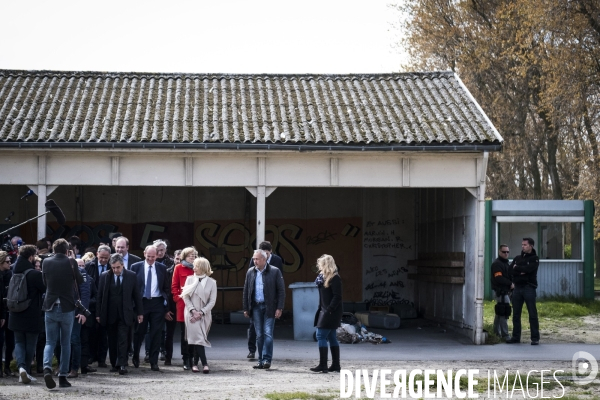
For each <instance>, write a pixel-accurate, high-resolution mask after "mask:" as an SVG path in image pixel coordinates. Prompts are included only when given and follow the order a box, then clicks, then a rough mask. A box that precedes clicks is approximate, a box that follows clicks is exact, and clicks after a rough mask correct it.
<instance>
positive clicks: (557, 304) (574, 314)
mask: <svg viewBox="0 0 600 400" xmlns="http://www.w3.org/2000/svg"><path fill="white" fill-rule="evenodd" d="M494 305H495V302H494V301H493V300H486V301H485V302H484V304H483V328H484V329H485V330H486V331H487V332H488V340H487V343H488V344H495V343H500V341H501V340H500V338H499V337H498V336H496V335H495V334H494ZM537 310H538V318H539V321H540V331H545V332H550V333H551V332H555V331H558V330H560V328H561V327H563V326H569V327H573V326H578V325H579V326H581V325H582V324H583V322H582V319H581V317H584V316H586V315H592V314H599V313H600V301H595V300H584V299H574V298H567V297H551V298H546V299H538V301H537ZM511 318H512V315H511V316H510V317H509V329H511V328H512V326H511V323H510V320H511ZM528 320H529V313H528V312H527V307H526V306H525V305H523V312H522V314H521V321H522V323H523V334H524V333H525V329H526V328H528V326H529V323H528V322H527V321H528ZM525 337H526V336H525Z"/></svg>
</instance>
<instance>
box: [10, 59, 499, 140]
mask: <svg viewBox="0 0 600 400" xmlns="http://www.w3.org/2000/svg"><path fill="white" fill-rule="evenodd" d="M501 141H502V138H501V137H500V135H499V134H498V132H497V131H496V129H495V128H494V127H493V126H492V124H491V123H490V121H489V120H488V118H487V117H486V116H485V114H484V113H483V111H482V110H481V108H480V107H479V106H478V105H477V103H476V102H475V100H474V99H473V98H472V96H471V94H470V93H469V92H468V91H467V89H466V88H465V86H464V85H463V84H462V82H461V81H460V80H459V79H458V78H457V77H456V75H455V74H454V73H452V72H431V73H401V74H377V75H355V74H350V75H208V74H152V73H105V72H60V71H13V70H0V142H75V143H79V142H81V143H84V142H86V143H99V142H125V143H136V142H142V143H144V142H159V143H161V142H162V143H165V142H166V143H170V142H174V143H211V142H221V143H228V142H229V143H295V144H311V143H333V144H359V143H360V144H367V145H368V144H400V145H402V144H407V145H410V144H424V143H427V144H434V143H439V144H443V143H450V144H473V143H499V142H501Z"/></svg>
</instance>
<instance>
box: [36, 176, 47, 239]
mask: <svg viewBox="0 0 600 400" xmlns="http://www.w3.org/2000/svg"><path fill="white" fill-rule="evenodd" d="M46 192H47V188H46V185H38V187H37V196H38V207H37V210H38V213H37V215H40V214H43V213H45V212H46V206H45V204H46V198H47V193H46ZM44 236H46V215H44V216H42V217H40V218H38V220H37V240H40V239H43V238H44Z"/></svg>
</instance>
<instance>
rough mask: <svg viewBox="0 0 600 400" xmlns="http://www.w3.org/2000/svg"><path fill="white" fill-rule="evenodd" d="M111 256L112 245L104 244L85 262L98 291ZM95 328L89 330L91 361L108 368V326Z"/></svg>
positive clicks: (86, 270) (108, 267)
mask: <svg viewBox="0 0 600 400" xmlns="http://www.w3.org/2000/svg"><path fill="white" fill-rule="evenodd" d="M109 258H110V247H108V246H106V245H102V246H99V247H98V250H97V251H96V258H95V259H93V260H92V261H90V262H88V263H87V264H85V272H86V273H87V274H88V276H90V277H92V279H93V282H94V285H95V289H96V291H98V285H99V283H100V275H102V273H103V272H106V271H108V270H109V269H110V266H109V264H108V260H109ZM92 311H94V310H92ZM94 328H95V329H93V330H91V331H90V332H89V333H90V337H89V343H90V354H91V359H92V360H91V361H95V360H97V361H98V367H100V368H107V367H108V365H106V353H108V336H107V333H106V328H104V327H103V326H101V325H97V324H96V326H95V327H94Z"/></svg>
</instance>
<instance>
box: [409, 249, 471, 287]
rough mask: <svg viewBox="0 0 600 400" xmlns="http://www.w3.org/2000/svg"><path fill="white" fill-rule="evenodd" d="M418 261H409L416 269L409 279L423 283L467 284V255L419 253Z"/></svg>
mask: <svg viewBox="0 0 600 400" xmlns="http://www.w3.org/2000/svg"><path fill="white" fill-rule="evenodd" d="M418 257H419V258H418V259H416V260H409V261H408V263H407V264H408V266H411V267H416V268H417V272H416V273H409V274H408V279H413V280H417V281H421V282H439V283H452V284H460V285H462V284H464V283H465V253H456V252H452V253H449V252H445V253H419V255H418Z"/></svg>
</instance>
